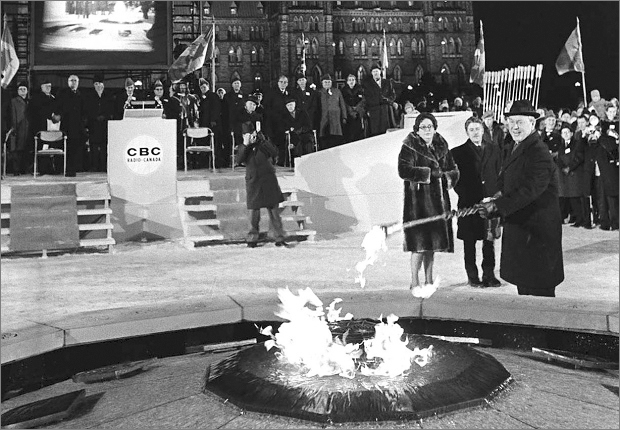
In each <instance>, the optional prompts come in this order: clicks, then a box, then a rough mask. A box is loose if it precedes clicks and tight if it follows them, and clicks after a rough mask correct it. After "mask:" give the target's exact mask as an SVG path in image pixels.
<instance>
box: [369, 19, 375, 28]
mask: <svg viewBox="0 0 620 430" xmlns="http://www.w3.org/2000/svg"><path fill="white" fill-rule="evenodd" d="M373 28H375V19H374V18H370V29H371V30H372V29H373Z"/></svg>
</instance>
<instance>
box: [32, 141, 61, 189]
mask: <svg viewBox="0 0 620 430" xmlns="http://www.w3.org/2000/svg"><path fill="white" fill-rule="evenodd" d="M61 141H62V149H61V148H58V146H59V145H60V142H61ZM39 145H40V146H41V149H39ZM52 145H53V146H52ZM42 155H49V156H56V155H62V157H63V168H62V175H63V176H66V175H67V136H66V135H65V133H64V132H63V131H60V130H55V131H44V130H43V131H39V132H38V133H37V134H36V135H35V136H34V177H35V178H36V177H37V166H38V158H39V157H40V156H42Z"/></svg>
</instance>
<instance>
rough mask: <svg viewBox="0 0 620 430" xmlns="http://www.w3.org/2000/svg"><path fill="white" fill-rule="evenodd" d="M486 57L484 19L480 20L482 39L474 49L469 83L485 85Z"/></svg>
mask: <svg viewBox="0 0 620 430" xmlns="http://www.w3.org/2000/svg"><path fill="white" fill-rule="evenodd" d="M485 63H486V58H485V54H484V33H483V31H482V21H480V40H479V41H478V46H477V47H476V50H475V51H474V65H473V66H471V74H470V75H469V83H474V84H478V85H480V86H481V87H482V86H483V85H484V69H485Z"/></svg>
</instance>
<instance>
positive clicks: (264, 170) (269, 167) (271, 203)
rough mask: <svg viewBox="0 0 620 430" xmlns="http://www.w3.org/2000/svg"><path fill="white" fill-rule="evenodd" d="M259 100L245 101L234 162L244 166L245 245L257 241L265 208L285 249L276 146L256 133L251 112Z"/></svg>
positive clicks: (258, 131) (251, 97)
mask: <svg viewBox="0 0 620 430" xmlns="http://www.w3.org/2000/svg"><path fill="white" fill-rule="evenodd" d="M257 104H258V101H257V100H256V99H255V97H254V96H250V97H248V99H247V101H246V112H245V113H244V114H243V122H242V123H241V132H242V136H243V141H242V143H241V144H240V145H239V149H238V152H237V161H238V162H239V163H243V164H245V166H246V170H245V189H246V195H247V201H246V203H247V208H248V210H249V215H250V231H249V233H248V236H247V239H246V240H247V244H248V247H250V248H255V247H256V245H257V242H258V239H259V232H260V230H259V225H260V210H261V208H265V209H267V214H268V215H269V221H270V224H271V228H272V230H273V233H274V235H275V241H276V246H286V242H285V241H284V239H285V236H286V233H285V232H284V228H283V227H282V219H281V217H280V208H279V205H280V202H283V201H284V196H283V195H282V190H280V186H279V184H278V178H277V177H276V170H275V167H274V163H273V159H274V158H275V157H276V155H277V149H276V148H275V146H274V145H273V144H272V143H271V142H270V141H269V139H267V138H266V137H265V135H264V134H263V132H262V128H261V130H257V122H258V123H260V119H259V118H258V116H255V115H254V109H255V108H256V105H257Z"/></svg>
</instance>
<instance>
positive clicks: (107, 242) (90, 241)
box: [80, 237, 116, 246]
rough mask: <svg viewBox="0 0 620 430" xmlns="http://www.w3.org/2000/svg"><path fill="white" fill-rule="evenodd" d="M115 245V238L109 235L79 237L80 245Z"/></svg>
mask: <svg viewBox="0 0 620 430" xmlns="http://www.w3.org/2000/svg"><path fill="white" fill-rule="evenodd" d="M109 245H116V240H114V239H113V238H111V237H104V238H101V239H80V246H109Z"/></svg>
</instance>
